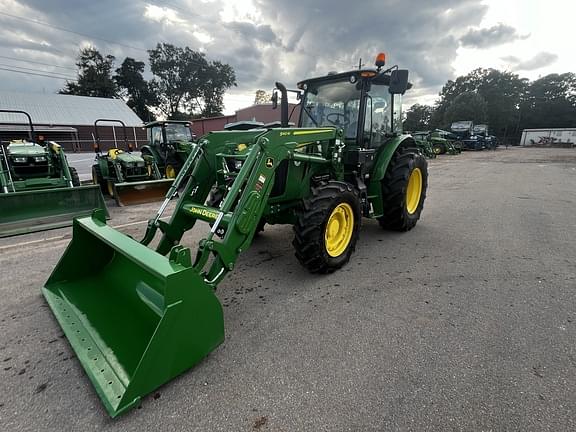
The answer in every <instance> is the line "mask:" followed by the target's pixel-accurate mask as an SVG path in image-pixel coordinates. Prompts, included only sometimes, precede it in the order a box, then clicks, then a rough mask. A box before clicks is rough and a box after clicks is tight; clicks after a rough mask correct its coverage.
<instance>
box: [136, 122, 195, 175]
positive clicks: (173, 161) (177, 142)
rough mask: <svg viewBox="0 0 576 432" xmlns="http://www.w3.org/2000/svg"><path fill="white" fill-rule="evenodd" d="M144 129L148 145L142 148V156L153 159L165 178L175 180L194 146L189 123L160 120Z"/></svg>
mask: <svg viewBox="0 0 576 432" xmlns="http://www.w3.org/2000/svg"><path fill="white" fill-rule="evenodd" d="M144 127H145V128H146V130H147V133H148V144H146V145H144V146H142V149H141V150H140V151H141V152H142V156H144V157H145V156H150V157H153V158H154V160H155V161H156V165H157V166H158V169H159V170H160V172H161V173H162V174H163V175H164V176H165V177H166V178H175V177H176V175H177V174H178V172H179V171H180V169H181V168H182V166H183V165H184V162H186V159H188V155H189V154H190V152H191V151H192V147H193V146H194V145H195V144H194V140H193V135H192V130H191V129H190V122H187V121H178V120H161V121H154V122H152V123H148V124H147V125H146V126H144Z"/></svg>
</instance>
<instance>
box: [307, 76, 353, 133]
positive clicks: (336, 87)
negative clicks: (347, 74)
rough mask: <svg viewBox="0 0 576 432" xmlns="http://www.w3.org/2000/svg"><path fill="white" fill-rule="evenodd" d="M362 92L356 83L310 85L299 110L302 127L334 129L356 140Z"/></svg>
mask: <svg viewBox="0 0 576 432" xmlns="http://www.w3.org/2000/svg"><path fill="white" fill-rule="evenodd" d="M361 93H362V91H361V89H360V86H357V84H356V83H354V84H353V83H351V82H350V81H348V79H346V80H345V81H332V82H326V83H318V84H312V83H311V84H309V88H308V91H307V96H306V101H305V105H303V107H302V127H323V126H336V127H338V128H342V129H344V134H345V137H346V138H355V137H356V132H357V129H358V113H359V110H360V95H361Z"/></svg>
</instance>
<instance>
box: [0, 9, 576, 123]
mask: <svg viewBox="0 0 576 432" xmlns="http://www.w3.org/2000/svg"><path fill="white" fill-rule="evenodd" d="M572 3H573V2H569V1H567V0H547V1H543V0H418V1H416V0H413V1H410V0H365V1H350V0H97V1H95V0H89V1H88V0H49V1H47V0H18V1H17V0H0V90H3V91H5V90H10V91H25V92H55V91H57V90H58V89H59V88H60V87H62V86H63V85H64V83H65V81H64V79H65V78H66V77H72V78H73V77H74V76H75V67H74V61H75V56H76V55H77V53H78V50H79V49H80V48H81V47H83V46H87V45H94V46H96V47H97V48H98V49H99V50H100V51H101V52H102V53H104V54H108V53H109V54H113V55H114V56H116V58H117V63H118V65H119V64H120V63H121V61H122V60H123V59H124V57H126V56H130V57H134V58H136V59H138V60H144V61H146V60H147V53H146V50H147V49H150V48H153V47H154V46H155V45H156V43H157V42H169V43H173V44H175V45H181V46H184V45H187V46H189V47H190V48H192V49H195V50H200V51H203V52H205V53H206V55H207V57H208V58H209V59H218V60H222V61H224V62H227V63H229V64H231V65H232V66H233V67H234V69H235V71H236V75H237V80H238V87H237V88H234V89H233V90H232V91H230V92H229V93H228V94H227V95H226V97H225V103H226V112H227V113H230V112H233V111H234V110H235V109H237V108H240V107H243V106H246V105H249V104H251V102H252V101H253V99H254V92H255V90H256V89H258V88H261V89H266V90H269V89H271V88H272V86H273V83H274V81H276V80H280V81H283V82H284V83H285V84H287V85H288V86H294V85H295V83H296V82H297V81H298V80H300V79H302V78H305V77H310V76H316V75H323V74H325V73H326V72H328V71H331V70H339V71H343V70H347V69H351V68H353V67H354V66H355V65H357V64H358V61H359V59H360V58H361V59H362V61H363V62H364V63H367V64H368V65H371V64H372V63H373V58H374V57H375V55H376V54H377V53H378V52H380V51H384V52H386V54H387V59H388V60H387V63H388V64H389V65H392V64H398V65H399V66H400V67H402V68H407V69H409V70H410V79H411V81H412V82H413V83H414V87H413V89H412V90H411V91H410V92H409V94H407V97H406V99H405V104H406V105H411V104H412V103H414V102H420V103H432V102H433V101H434V99H435V98H436V96H437V94H438V92H439V90H440V88H441V87H442V85H443V84H444V83H445V82H446V81H447V80H448V79H452V78H455V77H456V76H458V75H461V74H465V73H467V72H469V71H471V70H472V69H475V68H477V67H494V68H499V69H506V70H511V71H515V72H517V73H519V74H520V75H521V76H523V77H527V78H530V79H534V78H538V77H539V76H542V75H546V74H548V73H552V72H576V60H575V57H574V55H573V49H572V46H571V45H572V41H571V38H570V37H568V36H567V35H568V34H569V31H570V30H569V29H572V28H573V16H574V12H575V11H576V5H572ZM33 74H36V75H33Z"/></svg>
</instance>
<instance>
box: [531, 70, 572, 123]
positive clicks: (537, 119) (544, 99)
mask: <svg viewBox="0 0 576 432" xmlns="http://www.w3.org/2000/svg"><path fill="white" fill-rule="evenodd" d="M520 112H521V116H522V118H521V127H522V128H523V129H525V128H543V127H576V74H574V73H572V72H568V73H564V74H550V75H546V76H544V77H542V78H539V79H537V80H536V81H534V82H532V83H531V84H530V86H529V87H528V92H527V95H526V98H525V99H524V100H523V102H522V104H521V106H520Z"/></svg>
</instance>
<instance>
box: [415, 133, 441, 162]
mask: <svg viewBox="0 0 576 432" xmlns="http://www.w3.org/2000/svg"><path fill="white" fill-rule="evenodd" d="M411 135H412V137H413V138H414V140H415V141H416V145H417V146H418V149H419V150H420V153H422V154H423V155H424V156H426V157H427V158H428V159H435V158H436V156H437V155H438V154H439V152H436V151H435V149H434V148H433V147H432V143H431V141H430V132H413V133H412V134H411Z"/></svg>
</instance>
